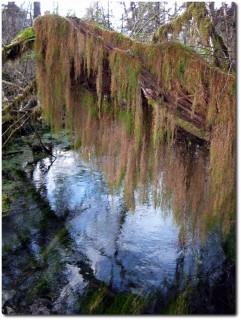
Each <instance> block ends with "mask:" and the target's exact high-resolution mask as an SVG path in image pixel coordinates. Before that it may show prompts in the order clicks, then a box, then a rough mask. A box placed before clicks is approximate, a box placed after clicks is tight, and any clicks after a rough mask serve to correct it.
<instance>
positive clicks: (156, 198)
mask: <svg viewBox="0 0 241 320" xmlns="http://www.w3.org/2000/svg"><path fill="white" fill-rule="evenodd" d="M96 125H97V124H96ZM93 126H94V124H93ZM104 128H109V129H110V130H112V129H111V126H106V123H105V124H104ZM104 128H99V130H100V131H101V130H102V131H101V135H100V136H101V139H99V140H98V139H97V137H96V136H95V133H96V132H97V130H93V135H92V136H89V137H86V136H85V137H84V136H82V138H83V139H84V140H85V141H84V142H85V144H84V146H83V147H82V148H81V153H77V152H74V151H73V150H66V149H65V148H63V146H62V145H59V146H56V147H55V149H54V153H55V155H56V160H55V161H54V162H53V163H51V159H50V158H48V157H42V158H41V159H40V160H39V161H37V162H36V163H35V164H34V165H31V166H29V165H27V164H26V160H24V161H23V158H21V157H20V158H19V163H22V165H23V166H24V170H15V169H16V168H15V167H12V168H11V164H10V162H9V163H8V167H7V169H6V170H5V169H4V166H7V164H6V163H3V179H5V180H4V182H5V184H6V185H7V184H8V183H10V181H14V182H15V190H17V191H16V195H15V199H14V201H13V202H12V204H11V207H10V211H9V214H8V215H6V216H4V217H3V312H4V313H5V314H46V315H47V314H104V313H105V314H140V313H144V314H145V313H146V314H152V313H160V314H163V313H165V314H186V313H192V314H217V313H219V314H220V313H224V314H225V313H234V312H235V299H234V297H235V268H234V261H232V258H233V259H234V256H233V255H232V254H230V248H229V246H228V245H227V243H228V242H227V241H226V242H225V239H224V238H223V234H222V229H223V228H222V226H221V225H220V221H218V220H215V219H213V218H211V219H210V217H209V210H210V206H211V205H212V202H211V201H210V200H211V199H210V195H209V186H208V184H209V181H208V153H207V152H206V149H205V148H204V147H203V146H202V145H200V144H193V143H192V142H190V143H187V144H184V145H182V144H179V142H178V141H177V142H176V144H175V146H174V147H173V148H170V147H169V146H164V145H162V146H158V147H155V148H153V145H152V144H151V143H150V142H148V140H147V139H146V138H144V139H143V143H142V145H141V147H140V148H138V151H135V150H137V149H135V143H136V142H135V141H134V140H133V139H131V138H130V137H128V136H126V132H125V131H123V130H122V127H118V126H117V125H115V130H114V131H109V129H108V130H107V129H104ZM96 134H97V133H96ZM110 134H112V136H113V139H109V136H110ZM94 142H95V143H94ZM7 172H8V174H7ZM4 174H5V175H4ZM224 244H225V245H224ZM227 254H228V255H227Z"/></svg>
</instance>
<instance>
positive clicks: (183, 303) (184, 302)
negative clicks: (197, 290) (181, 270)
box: [164, 287, 192, 315]
mask: <svg viewBox="0 0 241 320" xmlns="http://www.w3.org/2000/svg"><path fill="white" fill-rule="evenodd" d="M191 291H192V290H191V288H190V287H188V288H187V289H185V290H184V291H183V292H182V293H181V294H180V295H178V296H176V297H175V298H174V299H173V301H171V303H170V304H169V305H168V306H167V307H166V309H165V311H164V314H168V315H184V314H190V313H191V312H190V308H189V303H188V297H189V296H190V293H191Z"/></svg>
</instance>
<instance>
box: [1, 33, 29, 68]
mask: <svg viewBox="0 0 241 320" xmlns="http://www.w3.org/2000/svg"><path fill="white" fill-rule="evenodd" d="M34 40H35V34H34V29H33V28H28V29H25V30H23V31H21V32H20V33H19V34H18V35H17V37H16V38H15V39H14V40H13V41H12V42H11V43H10V44H8V45H6V46H4V47H3V48H2V62H3V64H4V63H5V62H6V61H7V60H15V59H18V58H20V57H21V56H22V54H23V53H24V52H26V51H28V50H30V49H33V44H34Z"/></svg>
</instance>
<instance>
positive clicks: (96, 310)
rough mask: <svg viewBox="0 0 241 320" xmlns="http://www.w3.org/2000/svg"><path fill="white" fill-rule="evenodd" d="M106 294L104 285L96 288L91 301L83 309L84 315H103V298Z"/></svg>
mask: <svg viewBox="0 0 241 320" xmlns="http://www.w3.org/2000/svg"><path fill="white" fill-rule="evenodd" d="M106 293H107V287H106V286H105V285H103V286H101V287H100V288H98V289H97V290H96V291H95V292H94V294H93V295H92V297H91V299H90V300H89V301H88V303H87V305H86V307H85V313H87V314H103V313H104V308H105V305H104V298H105V296H106Z"/></svg>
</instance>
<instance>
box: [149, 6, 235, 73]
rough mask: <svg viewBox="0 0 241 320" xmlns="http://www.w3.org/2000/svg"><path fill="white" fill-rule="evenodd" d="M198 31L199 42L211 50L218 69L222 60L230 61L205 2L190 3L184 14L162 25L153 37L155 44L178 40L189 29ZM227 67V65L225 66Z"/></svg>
mask: <svg viewBox="0 0 241 320" xmlns="http://www.w3.org/2000/svg"><path fill="white" fill-rule="evenodd" d="M190 28H192V29H197V31H198V37H199V38H200V40H199V42H200V44H201V45H202V46H203V47H204V48H210V50H211V52H210V53H209V55H210V56H211V57H212V60H213V62H214V63H215V65H216V66H217V67H223V64H222V65H221V63H220V61H221V60H220V58H222V59H227V60H229V52H228V49H227V47H226V45H225V44H224V41H223V38H222V37H221V36H220V35H219V34H218V33H217V31H216V29H215V27H214V25H213V23H212V21H211V18H210V15H209V12H208V10H207V4H206V3H205V2H190V3H188V4H187V8H186V10H185V12H184V13H183V14H181V15H180V16H178V17H177V18H175V19H173V20H171V21H170V22H169V23H166V24H164V25H162V26H161V27H160V28H159V29H158V31H157V32H156V34H155V35H154V37H153V42H154V43H161V42H162V41H165V40H168V38H169V37H171V38H172V40H175V39H177V38H178V36H179V35H180V33H181V32H182V31H183V32H186V30H188V29H190ZM224 65H225V64H224Z"/></svg>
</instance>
